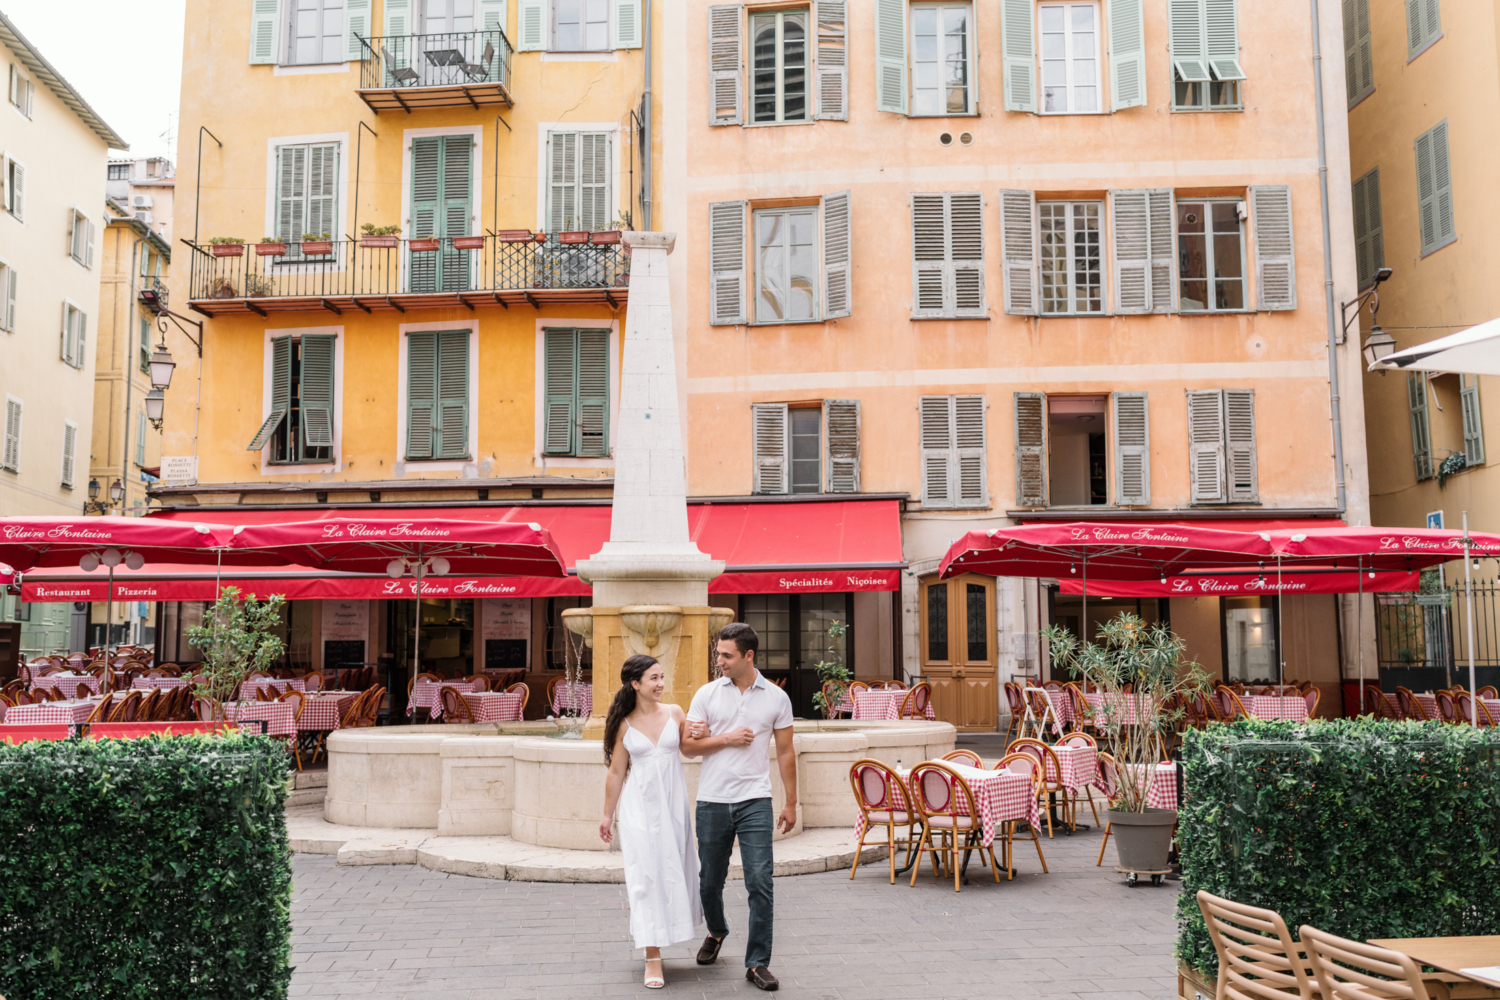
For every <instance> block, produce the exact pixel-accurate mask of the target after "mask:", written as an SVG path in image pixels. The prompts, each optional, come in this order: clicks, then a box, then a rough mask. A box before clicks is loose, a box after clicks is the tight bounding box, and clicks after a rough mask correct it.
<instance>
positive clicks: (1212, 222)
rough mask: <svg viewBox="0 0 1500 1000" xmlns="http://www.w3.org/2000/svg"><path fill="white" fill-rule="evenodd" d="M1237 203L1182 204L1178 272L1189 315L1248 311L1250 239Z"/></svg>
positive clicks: (1178, 214)
mask: <svg viewBox="0 0 1500 1000" xmlns="http://www.w3.org/2000/svg"><path fill="white" fill-rule="evenodd" d="M1243 204H1244V202H1241V201H1238V200H1235V201H1179V202H1178V203H1177V273H1178V276H1179V282H1180V290H1179V298H1180V302H1181V309H1182V311H1183V312H1218V311H1221V310H1226V309H1243V308H1245V239H1244V233H1243V230H1242V227H1241V225H1240V216H1239V213H1240V206H1241V205H1243Z"/></svg>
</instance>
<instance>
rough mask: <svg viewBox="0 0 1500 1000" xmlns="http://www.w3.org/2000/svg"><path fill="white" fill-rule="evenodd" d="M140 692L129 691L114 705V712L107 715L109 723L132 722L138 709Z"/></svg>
mask: <svg viewBox="0 0 1500 1000" xmlns="http://www.w3.org/2000/svg"><path fill="white" fill-rule="evenodd" d="M140 704H141V692H139V691H130V692H127V693H126V695H125V697H124V698H123V699H121V700H120V701H119V702H118V703H117V704H116V705H115V709H114V711H112V712H110V713H109V721H110V722H134V721H135V719H136V711H137V709H139V708H140Z"/></svg>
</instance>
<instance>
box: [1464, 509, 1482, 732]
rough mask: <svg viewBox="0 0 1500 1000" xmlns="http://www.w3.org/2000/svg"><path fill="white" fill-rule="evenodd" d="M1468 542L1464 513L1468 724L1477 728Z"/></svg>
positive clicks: (1471, 558) (1467, 523) (1472, 556)
mask: <svg viewBox="0 0 1500 1000" xmlns="http://www.w3.org/2000/svg"><path fill="white" fill-rule="evenodd" d="M1470 545H1471V542H1470V541H1469V512H1468V511H1464V619H1465V622H1466V624H1467V625H1468V628H1466V629H1464V631H1465V632H1466V633H1467V634H1468V637H1469V724H1470V725H1472V726H1473V727H1474V728H1475V729H1478V728H1479V695H1478V693H1477V691H1476V689H1475V687H1474V683H1475V681H1474V581H1473V579H1472V571H1473V569H1474V553H1473V551H1472V549H1471V548H1470Z"/></svg>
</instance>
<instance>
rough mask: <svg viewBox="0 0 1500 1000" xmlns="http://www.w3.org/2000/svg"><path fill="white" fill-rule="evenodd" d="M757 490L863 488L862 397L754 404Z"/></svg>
mask: <svg viewBox="0 0 1500 1000" xmlns="http://www.w3.org/2000/svg"><path fill="white" fill-rule="evenodd" d="M751 421H752V433H753V436H754V443H753V450H754V453H755V469H754V476H753V478H754V486H753V489H754V491H755V492H756V493H858V492H859V488H860V487H859V432H860V417H859V400H857V399H825V400H823V404H822V406H821V407H819V406H788V405H787V404H786V403H756V404H754V405H753V406H752V407H751Z"/></svg>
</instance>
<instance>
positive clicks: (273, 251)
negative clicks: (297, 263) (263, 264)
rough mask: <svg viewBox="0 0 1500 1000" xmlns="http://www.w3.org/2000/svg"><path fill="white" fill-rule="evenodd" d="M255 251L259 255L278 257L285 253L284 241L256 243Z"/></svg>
mask: <svg viewBox="0 0 1500 1000" xmlns="http://www.w3.org/2000/svg"><path fill="white" fill-rule="evenodd" d="M255 253H256V255H257V256H260V257H280V256H282V255H283V254H285V253H286V244H285V243H257V244H255Z"/></svg>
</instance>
